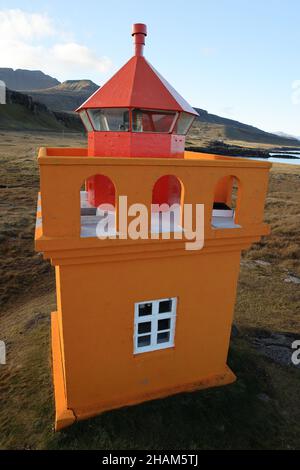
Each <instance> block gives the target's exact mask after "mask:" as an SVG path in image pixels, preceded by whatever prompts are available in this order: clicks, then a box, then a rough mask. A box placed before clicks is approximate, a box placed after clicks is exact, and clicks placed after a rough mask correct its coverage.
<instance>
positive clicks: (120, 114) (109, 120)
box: [88, 108, 129, 132]
mask: <svg viewBox="0 0 300 470" xmlns="http://www.w3.org/2000/svg"><path fill="white" fill-rule="evenodd" d="M88 113H89V116H90V119H91V121H92V124H93V127H94V129H95V131H108V132H109V131H113V132H126V131H129V110H128V109H127V108H102V109H89V110H88Z"/></svg>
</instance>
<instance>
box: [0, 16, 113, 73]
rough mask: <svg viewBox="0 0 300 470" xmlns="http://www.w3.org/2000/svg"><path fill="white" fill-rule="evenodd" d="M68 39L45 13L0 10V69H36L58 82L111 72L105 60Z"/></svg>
mask: <svg viewBox="0 0 300 470" xmlns="http://www.w3.org/2000/svg"><path fill="white" fill-rule="evenodd" d="M70 37H71V38H72V35H71V34H69V33H68V32H66V31H64V30H62V29H61V28H59V27H58V26H57V25H56V24H55V22H54V20H53V19H52V18H50V17H49V16H48V15H47V14H45V13H28V12H25V11H23V10H19V9H14V10H0V51H1V55H0V67H11V68H14V69H16V68H24V69H33V70H37V69H39V70H42V71H43V72H45V73H48V74H50V75H52V76H55V77H57V78H59V79H61V80H66V79H67V78H88V77H91V76H97V74H105V73H107V72H108V71H109V70H110V69H111V68H112V62H111V60H110V59H109V58H108V57H98V56H97V54H96V53H95V52H94V51H92V50H91V49H89V48H88V47H87V46H86V45H83V44H79V43H78V42H76V41H75V40H70ZM72 39H73V38H72Z"/></svg>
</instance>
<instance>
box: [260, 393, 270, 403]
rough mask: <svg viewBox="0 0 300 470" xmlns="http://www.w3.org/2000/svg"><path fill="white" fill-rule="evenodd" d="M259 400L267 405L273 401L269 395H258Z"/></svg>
mask: <svg viewBox="0 0 300 470" xmlns="http://www.w3.org/2000/svg"><path fill="white" fill-rule="evenodd" d="M257 398H258V399H259V400H261V401H263V402H265V403H267V402H268V401H270V400H271V398H270V397H269V395H267V394H266V393H259V394H258V395H257Z"/></svg>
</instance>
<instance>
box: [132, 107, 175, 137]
mask: <svg viewBox="0 0 300 470" xmlns="http://www.w3.org/2000/svg"><path fill="white" fill-rule="evenodd" d="M176 116H177V113H176V112H175V111H157V110H149V109H134V110H133V111H132V131H133V132H158V133H168V132H171V130H172V127H173V124H174V121H175V118H176Z"/></svg>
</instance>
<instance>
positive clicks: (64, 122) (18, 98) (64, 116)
mask: <svg viewBox="0 0 300 470" xmlns="http://www.w3.org/2000/svg"><path fill="white" fill-rule="evenodd" d="M0 129H2V130H43V131H45V130H50V131H68V130H69V131H79V132H80V131H81V132H83V127H82V124H81V121H80V119H79V118H78V117H77V116H74V115H71V114H68V113H62V112H52V111H50V110H49V109H48V108H47V107H46V106H45V105H43V104H40V103H36V102H35V101H34V100H33V99H32V98H31V97H29V96H27V95H26V94H23V93H19V92H15V91H10V90H7V104H5V105H1V106H0Z"/></svg>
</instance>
